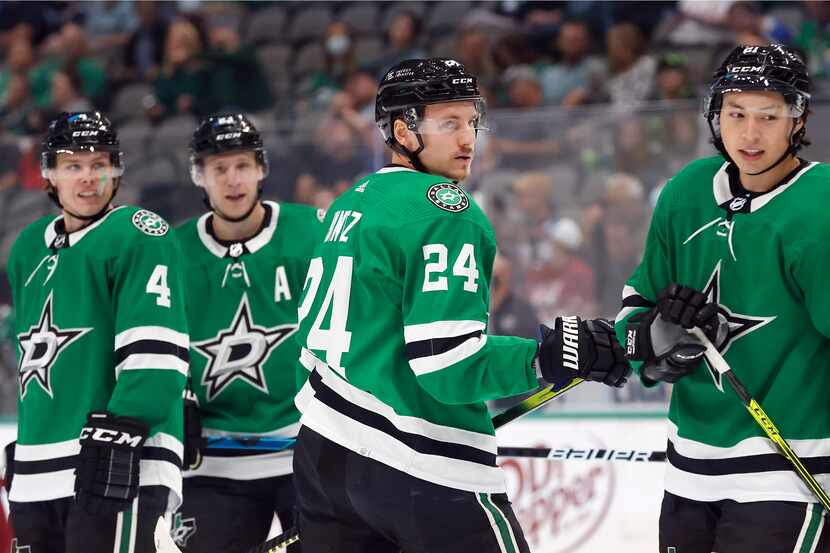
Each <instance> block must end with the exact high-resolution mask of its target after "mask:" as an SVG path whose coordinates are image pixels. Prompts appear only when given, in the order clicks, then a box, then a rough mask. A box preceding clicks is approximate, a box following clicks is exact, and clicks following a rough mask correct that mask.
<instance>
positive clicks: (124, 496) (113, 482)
mask: <svg viewBox="0 0 830 553" xmlns="http://www.w3.org/2000/svg"><path fill="white" fill-rule="evenodd" d="M149 433H150V429H149V427H148V426H147V424H145V423H144V422H142V421H140V420H138V419H134V418H131V417H117V416H115V415H113V414H112V413H110V412H108V411H93V412H92V413H90V414H89V416H88V418H87V421H86V424H85V425H84V428H83V430H81V438H80V442H81V454H80V456H79V459H78V468H77V469H76V470H75V500H76V501H77V502H78V503H79V504H80V505H81V506H82V507H83V508H84V509H85V510H86V511H87V512H88V513H90V514H93V515H105V514H114V513H118V512H120V511H123V510H125V509H127V508H128V507H130V504H131V503H132V501H133V499H134V498H135V496H136V495H138V478H139V463H140V461H141V449H142V447H144V442H145V441H146V440H147V436H148V435H149Z"/></svg>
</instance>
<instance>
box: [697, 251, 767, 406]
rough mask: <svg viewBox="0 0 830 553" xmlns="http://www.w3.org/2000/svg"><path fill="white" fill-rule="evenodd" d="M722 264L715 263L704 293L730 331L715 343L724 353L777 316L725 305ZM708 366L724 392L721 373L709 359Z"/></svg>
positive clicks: (713, 378) (714, 379)
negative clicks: (755, 313)
mask: <svg viewBox="0 0 830 553" xmlns="http://www.w3.org/2000/svg"><path fill="white" fill-rule="evenodd" d="M720 265H721V262H720V261H718V264H717V265H715V270H714V271H712V276H710V277H709V282H707V283H706V288H704V290H703V294H704V295H705V296H706V300H707V301H709V302H714V303H716V304H717V305H718V318H719V319H720V320H721V321H722V322H723V321H726V325H727V329H728V332H727V333H726V336H720V335H718V340H717V342H718V343H717V344H715V346H716V347H717V349H718V351H719V352H720V353H721V354H722V355H723V354H725V353H726V352H727V351H728V350H729V348H730V346H731V345H732V344H733V343H734V342H735V341H736V340H738V339H740V338H743V337H744V336H746V335H747V334H749V333H750V332H754V331H755V330H758V329H759V328H761V327H762V326H764V325H765V324H767V323H770V322H772V321H773V320H774V319H775V317H753V316H751V315H742V314H740V313H734V312H733V311H732V310H731V309H729V308H728V307H726V306H725V305H723V304H722V303H721V302H720V269H721V267H720ZM706 367H707V368H708V369H709V373H710V374H711V375H712V380H713V381H714V382H715V386H717V388H718V390H720V391H721V392H722V391H723V383H722V382H721V375H720V373H719V372H718V371H716V370H715V369H714V368H713V367H712V365H710V364H709V361H708V359H707V360H706Z"/></svg>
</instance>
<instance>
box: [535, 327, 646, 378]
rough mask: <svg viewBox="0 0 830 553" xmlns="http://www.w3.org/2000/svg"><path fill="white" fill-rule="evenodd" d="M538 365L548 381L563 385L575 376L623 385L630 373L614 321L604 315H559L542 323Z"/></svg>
mask: <svg viewBox="0 0 830 553" xmlns="http://www.w3.org/2000/svg"><path fill="white" fill-rule="evenodd" d="M540 332H541V334H542V343H541V344H540V345H539V357H538V362H539V368H540V370H541V373H542V378H544V379H545V380H546V381H547V382H548V383H550V384H554V385H556V386H557V387H560V386H564V385H565V384H567V383H568V382H570V381H571V380H573V379H574V378H576V377H579V378H582V379H584V380H594V381H597V382H602V383H603V384H607V385H609V386H617V387H620V386H622V385H623V384H625V381H626V378H628V375H630V374H631V367H630V366H629V365H628V361H626V360H625V353H624V352H623V349H622V346H620V344H619V342H618V341H617V336H616V334H615V333H614V325H613V324H611V322H610V321H607V320H605V319H595V320H592V321H583V320H581V319H580V318H579V317H556V322H555V323H554V325H553V328H548V327H547V326H545V325H541V326H540Z"/></svg>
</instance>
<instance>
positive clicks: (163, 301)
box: [144, 265, 170, 307]
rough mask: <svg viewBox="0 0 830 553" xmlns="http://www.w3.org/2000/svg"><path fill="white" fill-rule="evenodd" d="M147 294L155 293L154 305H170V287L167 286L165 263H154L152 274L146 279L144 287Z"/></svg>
mask: <svg viewBox="0 0 830 553" xmlns="http://www.w3.org/2000/svg"><path fill="white" fill-rule="evenodd" d="M144 291H145V292H147V293H148V294H156V295H158V297H157V298H156V305H160V306H162V307H170V287H169V286H167V265H156V268H155V269H153V274H151V275H150V278H149V279H148V280H147V287H146V288H145V289H144Z"/></svg>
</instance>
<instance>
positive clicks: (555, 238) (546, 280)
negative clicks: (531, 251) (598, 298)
mask: <svg viewBox="0 0 830 553" xmlns="http://www.w3.org/2000/svg"><path fill="white" fill-rule="evenodd" d="M545 231H546V232H545V234H546V236H545V238H544V240H543V241H542V242H541V244H540V245H539V247H538V248H537V249H536V257H534V258H533V260H532V261H531V264H530V266H529V267H528V270H527V280H526V282H525V288H526V290H527V298H528V300H529V301H530V304H531V305H532V306H533V307H534V308H535V309H536V312H537V313H538V314H539V318H540V319H541V321H542V322H543V323H546V324H551V322H552V321H553V320H554V319H555V318H556V317H558V316H560V315H563V314H566V313H579V314H580V315H581V316H582V317H586V318H587V317H592V316H594V315H593V314H594V313H595V311H596V307H595V305H594V272H593V270H592V269H591V267H589V266H588V265H587V264H586V263H585V262H584V261H583V260H582V259H580V257H579V255H578V254H577V252H578V251H579V248H580V247H581V246H582V231H581V230H580V228H579V225H578V224H576V222H574V221H573V220H571V219H567V218H563V219H560V220H558V221H556V222H555V223H550V224H548V225H546V226H545Z"/></svg>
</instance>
